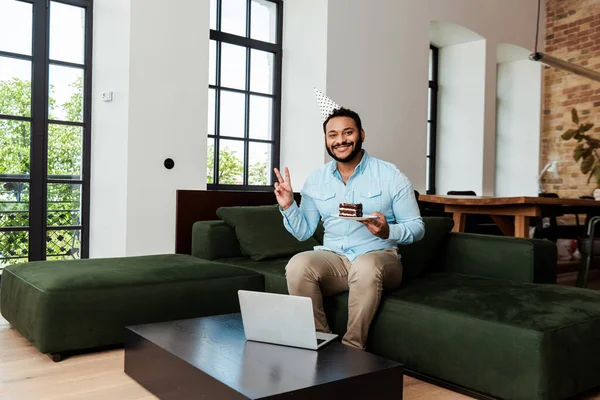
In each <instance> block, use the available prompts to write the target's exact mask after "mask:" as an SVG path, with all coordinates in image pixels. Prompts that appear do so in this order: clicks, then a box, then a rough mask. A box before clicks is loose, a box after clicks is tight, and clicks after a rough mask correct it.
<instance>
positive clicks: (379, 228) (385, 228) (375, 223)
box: [360, 212, 390, 239]
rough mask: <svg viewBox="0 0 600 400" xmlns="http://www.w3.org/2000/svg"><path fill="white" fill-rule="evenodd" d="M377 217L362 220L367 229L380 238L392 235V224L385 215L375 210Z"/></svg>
mask: <svg viewBox="0 0 600 400" xmlns="http://www.w3.org/2000/svg"><path fill="white" fill-rule="evenodd" d="M372 215H375V216H376V217H377V219H375V218H369V219H367V220H365V221H360V223H362V224H363V225H364V226H366V227H367V229H368V230H369V231H370V232H371V233H372V234H373V235H375V236H377V237H378V238H382V239H387V238H389V237H390V225H389V224H388V222H387V220H386V219H385V216H384V215H383V214H381V213H378V212H374V213H372Z"/></svg>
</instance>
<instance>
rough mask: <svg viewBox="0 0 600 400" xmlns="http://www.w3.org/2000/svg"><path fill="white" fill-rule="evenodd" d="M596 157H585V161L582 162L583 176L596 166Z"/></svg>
mask: <svg viewBox="0 0 600 400" xmlns="http://www.w3.org/2000/svg"><path fill="white" fill-rule="evenodd" d="M594 161H595V159H594V156H592V155H588V156H587V157H585V158H584V159H583V161H582V162H581V173H583V174H587V173H589V172H590V171H591V169H592V167H593V166H594Z"/></svg>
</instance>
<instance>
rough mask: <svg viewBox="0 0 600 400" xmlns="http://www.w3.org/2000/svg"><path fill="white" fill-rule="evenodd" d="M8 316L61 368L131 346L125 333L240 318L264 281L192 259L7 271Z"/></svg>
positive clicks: (3, 303) (1, 301) (56, 264)
mask: <svg viewBox="0 0 600 400" xmlns="http://www.w3.org/2000/svg"><path fill="white" fill-rule="evenodd" d="M1 285H2V288H1V290H0V312H1V313H2V315H3V316H4V318H6V320H7V321H8V322H10V323H11V324H12V326H13V327H14V328H15V329H16V330H17V331H18V332H19V333H20V334H21V335H23V336H24V337H25V338H27V339H28V340H29V341H31V343H33V345H34V346H35V347H36V348H37V349H38V350H39V351H40V352H42V353H51V354H53V355H54V357H53V359H55V361H58V360H60V354H58V353H63V352H66V351H71V350H81V349H89V348H96V347H100V346H106V345H115V344H121V343H123V335H124V327H125V326H126V325H137V324H143V323H151V322H159V321H167V320H176V319H185V318H192V317H200V316H206V315H216V314H226V313H232V312H237V311H239V304H238V300H237V298H238V297H237V291H238V290H239V289H246V290H261V291H262V290H263V288H264V279H263V276H262V275H260V274H258V273H255V272H252V271H248V270H245V269H242V268H236V267H233V266H229V265H226V264H221V263H218V262H214V261H207V260H203V259H201V258H197V257H192V256H189V255H179V254H171V255H155V256H143V257H125V258H106V259H90V260H68V261H40V262H31V263H26V264H18V265H12V266H10V267H7V268H6V269H5V270H4V273H3V276H2V281H1Z"/></svg>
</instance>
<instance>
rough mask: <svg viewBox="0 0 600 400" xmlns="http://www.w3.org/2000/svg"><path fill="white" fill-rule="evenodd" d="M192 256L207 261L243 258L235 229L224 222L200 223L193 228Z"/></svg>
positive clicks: (196, 223)
mask: <svg viewBox="0 0 600 400" xmlns="http://www.w3.org/2000/svg"><path fill="white" fill-rule="evenodd" d="M192 255H193V256H194V257H199V258H204V259H205V260H217V259H220V258H234V257H240V256H242V253H241V250H240V242H238V240H237V236H236V235H235V229H233V228H232V227H230V226H229V225H227V224H226V223H225V222H224V221H221V220H218V221H198V222H195V223H194V225H193V227H192Z"/></svg>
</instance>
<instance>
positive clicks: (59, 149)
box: [48, 124, 83, 179]
mask: <svg viewBox="0 0 600 400" xmlns="http://www.w3.org/2000/svg"><path fill="white" fill-rule="evenodd" d="M82 141H83V128H82V127H80V126H69V125H59V124H50V125H49V126H48V177H49V178H50V179H81V154H82Z"/></svg>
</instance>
